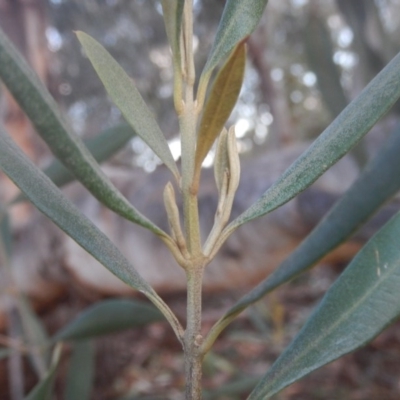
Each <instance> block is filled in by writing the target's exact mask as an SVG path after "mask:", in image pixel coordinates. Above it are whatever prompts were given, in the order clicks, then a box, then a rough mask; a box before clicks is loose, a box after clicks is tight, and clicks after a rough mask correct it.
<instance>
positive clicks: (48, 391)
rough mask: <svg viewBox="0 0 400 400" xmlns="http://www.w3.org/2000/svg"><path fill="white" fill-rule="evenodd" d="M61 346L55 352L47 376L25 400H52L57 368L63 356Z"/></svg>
mask: <svg viewBox="0 0 400 400" xmlns="http://www.w3.org/2000/svg"><path fill="white" fill-rule="evenodd" d="M61 349H62V347H61V346H57V347H56V348H55V349H54V351H53V357H52V358H53V360H52V362H51V367H50V369H49V371H48V372H47V374H46V376H45V377H44V378H43V379H42V380H41V381H40V382H39V383H38V384H37V385H36V386H35V387H34V388H33V389H32V391H31V392H30V393H29V394H28V395H27V396H26V397H25V400H51V399H52V397H53V396H52V393H53V387H54V380H55V377H56V371H57V367H58V364H59V361H60V356H61Z"/></svg>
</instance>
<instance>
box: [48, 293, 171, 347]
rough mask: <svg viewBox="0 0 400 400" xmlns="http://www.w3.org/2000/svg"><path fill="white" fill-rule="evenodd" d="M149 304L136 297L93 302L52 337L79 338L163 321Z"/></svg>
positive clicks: (92, 336) (59, 338)
mask: <svg viewBox="0 0 400 400" xmlns="http://www.w3.org/2000/svg"><path fill="white" fill-rule="evenodd" d="M162 318H163V316H162V314H161V313H160V312H159V311H158V310H157V309H156V308H154V307H153V306H152V305H149V304H148V303H145V302H143V301H138V300H106V301H102V302H101V303H98V304H95V305H93V306H91V307H89V308H88V309H86V310H85V311H83V312H82V313H81V314H80V315H78V317H77V318H76V319H75V320H74V321H72V322H71V323H70V324H68V325H67V326H65V327H64V328H63V329H62V330H61V331H60V332H58V333H57V334H56V335H55V336H54V339H53V340H57V341H60V340H82V339H90V338H94V337H97V336H102V335H108V334H110V333H114V332H119V331H122V330H125V329H131V328H135V327H139V326H143V325H147V324H150V323H152V322H155V321H160V320H162Z"/></svg>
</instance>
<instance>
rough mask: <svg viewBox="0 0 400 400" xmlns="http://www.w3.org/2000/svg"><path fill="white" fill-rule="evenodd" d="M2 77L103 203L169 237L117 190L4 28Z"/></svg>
mask: <svg viewBox="0 0 400 400" xmlns="http://www.w3.org/2000/svg"><path fill="white" fill-rule="evenodd" d="M0 79H1V80H2V81H3V82H4V84H5V85H6V86H7V88H8V90H9V91H10V92H11V93H12V94H13V96H14V98H15V99H16V101H17V102H18V103H19V105H20V106H21V108H22V109H23V110H24V112H25V113H26V114H27V115H28V117H29V118H30V120H31V121H32V123H33V125H34V126H35V128H36V131H37V132H38V133H39V135H40V136H41V137H42V138H43V140H44V141H45V142H46V143H47V144H48V146H49V147H50V149H51V151H52V152H53V153H54V155H55V156H56V157H57V158H58V159H59V160H60V161H61V162H62V163H63V164H64V165H65V166H66V167H67V168H68V169H69V170H70V171H71V172H72V173H73V174H74V175H75V177H76V178H77V179H78V180H79V181H80V182H81V183H82V184H83V185H84V186H86V188H87V189H88V190H89V191H90V192H91V193H92V194H93V195H94V196H95V197H96V198H97V199H98V200H99V201H100V202H102V203H103V204H105V205H106V206H107V207H108V208H110V209H111V210H113V211H115V212H116V213H117V214H119V215H121V216H123V217H124V218H126V219H129V220H130V221H132V222H135V223H137V224H139V225H142V226H144V227H146V228H148V229H150V230H151V231H153V232H154V233H156V234H157V235H160V236H166V234H165V232H163V231H162V230H161V229H160V228H158V227H157V226H155V225H154V224H153V223H152V222H151V221H149V220H148V219H147V218H145V217H144V216H143V215H141V214H140V213H139V212H138V211H137V210H136V209H135V208H134V207H133V206H132V205H131V204H130V203H129V201H128V200H127V199H126V198H125V197H124V196H123V195H122V194H121V193H120V192H119V191H118V190H116V189H115V187H114V186H113V185H112V183H111V182H110V180H109V179H108V178H107V177H106V175H105V174H104V173H103V172H102V170H101V169H100V167H99V165H98V164H97V163H96V161H95V160H94V158H93V157H92V155H91V154H90V152H89V151H88V149H87V148H86V147H85V145H84V144H83V143H82V141H81V139H80V138H79V137H78V136H76V135H75V134H74V133H73V132H72V131H71V130H70V128H69V126H68V125H67V123H66V122H65V121H64V119H63V117H62V115H61V113H60V111H59V110H58V107H57V105H56V103H55V102H54V100H53V98H52V97H51V96H50V94H49V93H48V91H47V89H46V88H45V87H44V86H43V84H42V83H41V82H40V80H39V79H38V77H37V76H36V75H35V74H34V72H33V71H32V70H31V69H30V68H29V67H28V65H27V63H26V61H25V60H24V59H23V57H22V56H21V55H20V54H19V53H18V52H17V50H16V49H15V48H14V46H13V45H12V44H11V42H10V41H9V40H8V39H7V37H6V36H5V34H4V33H3V32H2V31H1V30H0Z"/></svg>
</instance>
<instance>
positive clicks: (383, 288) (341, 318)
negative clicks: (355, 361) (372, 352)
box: [249, 213, 400, 400]
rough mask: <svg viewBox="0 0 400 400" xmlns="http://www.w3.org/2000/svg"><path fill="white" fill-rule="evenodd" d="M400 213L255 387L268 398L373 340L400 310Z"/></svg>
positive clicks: (254, 399) (255, 397) (256, 395)
mask: <svg viewBox="0 0 400 400" xmlns="http://www.w3.org/2000/svg"><path fill="white" fill-rule="evenodd" d="M399 237H400V213H398V214H397V215H396V216H394V217H393V218H392V219H391V220H390V221H389V222H388V223H387V224H386V225H385V226H384V227H383V228H382V229H381V230H380V231H379V232H378V233H377V234H376V235H375V236H374V237H373V238H372V239H371V240H370V241H369V242H368V243H367V244H366V245H365V246H364V248H363V249H362V250H361V251H360V252H359V253H358V255H357V256H356V257H355V258H354V259H353V261H352V262H351V264H350V265H349V266H348V267H347V269H346V270H345V272H344V273H343V274H342V275H341V276H340V277H339V279H338V280H337V281H336V282H335V283H334V284H333V285H332V287H331V288H330V289H329V291H328V292H327V293H326V295H325V296H324V298H323V300H322V301H321V303H320V305H319V306H318V308H317V309H316V311H315V312H314V313H313V315H312V316H311V317H310V319H309V320H308V322H307V323H306V325H305V326H304V327H303V328H302V330H301V331H300V333H299V334H298V335H297V337H296V338H295V339H294V341H293V342H292V344H291V345H290V346H289V347H288V348H287V349H286V350H285V351H284V353H283V354H282V355H281V356H280V357H279V358H278V360H277V361H276V362H275V363H274V364H273V365H272V367H271V369H270V370H269V371H268V372H267V374H266V375H264V377H263V379H262V380H261V381H260V383H259V384H258V385H257V387H256V388H255V389H254V391H253V392H252V393H251V395H250V397H249V400H261V399H268V398H270V397H271V396H272V395H274V394H275V393H277V392H279V391H280V390H282V389H283V388H284V387H286V386H288V385H290V384H291V383H293V382H295V381H297V380H298V379H300V378H302V377H303V376H305V375H307V374H309V373H310V372H311V371H313V370H315V369H317V368H319V367H321V366H322V365H325V364H327V363H329V362H331V361H333V360H335V359H337V358H339V357H341V356H342V355H344V354H347V353H349V352H351V351H353V350H355V349H357V348H359V347H360V346H362V345H364V344H365V343H367V342H369V341H370V340H372V339H373V338H374V337H375V336H376V335H378V334H379V333H380V332H381V331H382V330H383V329H384V328H386V327H387V326H388V325H389V324H390V323H392V322H393V321H394V320H395V319H397V318H398V317H399V315H400V290H399V287H400V246H399Z"/></svg>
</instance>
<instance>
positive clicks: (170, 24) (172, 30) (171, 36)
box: [161, 0, 185, 68]
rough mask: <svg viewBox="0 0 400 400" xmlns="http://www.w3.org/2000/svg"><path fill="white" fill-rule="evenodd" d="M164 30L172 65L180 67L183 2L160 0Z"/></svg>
mask: <svg viewBox="0 0 400 400" xmlns="http://www.w3.org/2000/svg"><path fill="white" fill-rule="evenodd" d="M161 5H162V9H163V16H164V23H165V30H166V32H167V36H168V41H169V43H170V46H171V49H172V55H173V58H174V64H175V65H176V66H177V67H178V68H180V67H181V57H182V56H181V49H180V36H181V29H182V15H183V7H184V5H185V0H161Z"/></svg>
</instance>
